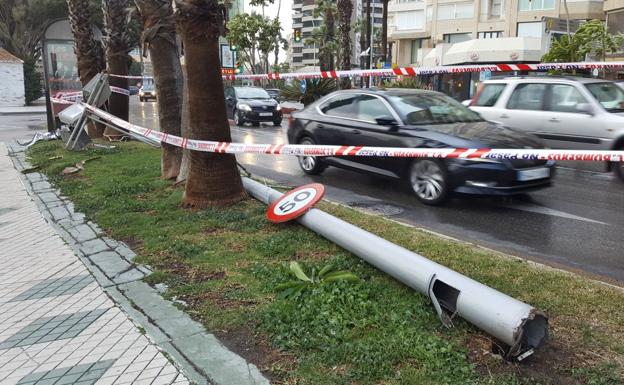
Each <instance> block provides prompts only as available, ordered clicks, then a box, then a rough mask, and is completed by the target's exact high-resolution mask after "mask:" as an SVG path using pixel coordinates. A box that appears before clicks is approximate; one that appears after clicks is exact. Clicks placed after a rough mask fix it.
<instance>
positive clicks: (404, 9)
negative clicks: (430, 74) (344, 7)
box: [389, 0, 617, 66]
mask: <svg viewBox="0 0 624 385" xmlns="http://www.w3.org/2000/svg"><path fill="white" fill-rule="evenodd" d="M611 1H614V2H616V1H617V0H611ZM603 3H604V1H602V0H598V1H596V0H581V1H579V0H567V4H568V12H569V15H570V19H571V20H573V22H572V23H571V24H572V26H573V27H574V28H578V21H579V20H590V19H600V20H604V19H605V12H604V9H603ZM565 19H566V11H565V7H564V2H563V1H562V0H472V1H457V0H392V1H391V2H390V7H389V26H390V27H389V41H391V42H393V46H394V47H393V58H394V62H395V64H397V65H399V66H406V65H414V66H433V65H451V64H464V63H466V64H469V63H492V62H493V61H495V62H500V63H506V62H507V63H513V62H539V61H540V59H541V56H542V55H543V54H544V53H546V51H547V49H548V45H549V43H550V37H551V36H552V34H553V33H565V27H563V28H562V25H565ZM548 20H551V21H550V23H549V22H548ZM574 21H576V23H575V22H574ZM553 26H554V27H553ZM562 29H564V31H562ZM572 32H574V29H572ZM477 40H481V41H477ZM471 41H472V42H471ZM469 42H470V43H469ZM456 45H459V47H457V46H456ZM449 51H450V52H449Z"/></svg>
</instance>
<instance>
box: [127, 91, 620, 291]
mask: <svg viewBox="0 0 624 385" xmlns="http://www.w3.org/2000/svg"><path fill="white" fill-rule="evenodd" d="M135 103H136V102H135ZM155 108H156V104H155V103H143V105H141V104H140V103H136V107H133V108H131V110H132V111H133V116H132V117H131V120H133V122H134V123H137V124H140V125H144V126H156V125H157V122H156V121H155V119H156V117H157V112H156V109H155ZM286 125H287V122H286V120H285V121H284V123H283V124H282V127H273V126H272V125H262V126H261V127H257V128H256V127H251V126H245V127H235V126H232V127H231V130H232V136H233V140H234V141H236V142H243V143H271V144H279V143H286V142H287V139H286V127H287V126H286ZM237 158H238V161H239V162H240V163H241V164H243V165H244V166H245V168H247V169H248V170H249V171H250V172H251V173H253V174H255V175H257V176H262V177H266V178H270V179H272V180H275V181H277V182H278V183H281V184H285V185H290V186H297V185H301V184H305V183H310V182H319V183H322V184H324V185H325V186H326V188H327V195H326V196H327V198H328V199H330V200H333V201H337V202H341V203H345V204H348V205H351V206H353V207H359V208H363V209H365V210H369V211H373V212H377V213H379V214H382V215H385V216H388V217H390V218H393V219H396V220H400V221H403V222H406V223H409V224H412V225H415V226H418V227H422V228H425V229H428V230H432V231H435V232H438V233H441V234H444V235H447V236H451V237H454V238H458V239H461V240H464V241H468V242H473V243H476V244H479V245H482V246H486V247H489V248H492V249H495V250H498V251H503V252H507V253H510V254H512V255H516V256H519V257H523V258H527V259H531V260H534V261H538V262H542V263H545V264H548V265H551V266H555V267H559V268H564V269H567V270H573V271H579V272H583V273H584V274H586V275H590V276H594V277H595V278H598V279H601V280H605V281H609V282H612V283H615V284H618V285H621V286H624V232H623V230H622V229H624V183H622V182H620V181H619V180H617V179H616V178H614V177H613V175H612V174H607V173H603V172H596V171H591V170H602V167H603V165H602V164H586V163H585V164H569V163H568V164H566V165H565V166H564V167H560V168H559V169H558V175H557V177H556V179H555V182H554V185H553V187H551V188H548V189H545V190H541V191H537V192H534V193H531V194H530V195H522V196H519V197H515V198H473V197H467V198H457V199H453V200H451V201H450V202H449V203H448V204H447V205H445V206H443V207H429V206H426V205H423V204H421V203H419V202H418V201H417V200H416V199H415V198H414V197H412V195H411V193H410V192H409V187H407V185H405V184H404V183H402V182H400V181H391V180H387V179H382V178H378V177H374V176H368V175H363V174H359V173H354V172H351V171H346V170H341V169H337V168H333V167H329V168H328V169H327V170H326V171H325V172H324V173H323V174H322V175H320V176H309V175H306V174H304V173H303V172H302V171H301V170H300V169H299V166H298V164H297V161H296V159H295V158H293V157H288V156H281V155H278V156H275V155H253V154H245V155H239V156H237Z"/></svg>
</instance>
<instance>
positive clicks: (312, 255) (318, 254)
mask: <svg viewBox="0 0 624 385" xmlns="http://www.w3.org/2000/svg"><path fill="white" fill-rule="evenodd" d="M332 255H334V254H333V253H331V252H328V251H312V252H305V251H297V252H296V253H295V255H294V258H295V259H297V260H305V261H323V260H326V259H327V258H329V257H331V256H332Z"/></svg>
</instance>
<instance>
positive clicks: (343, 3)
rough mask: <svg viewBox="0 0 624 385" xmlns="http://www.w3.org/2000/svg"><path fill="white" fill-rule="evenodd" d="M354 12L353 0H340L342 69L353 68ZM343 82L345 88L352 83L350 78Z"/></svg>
mask: <svg viewBox="0 0 624 385" xmlns="http://www.w3.org/2000/svg"><path fill="white" fill-rule="evenodd" d="M352 13H353V2H352V1H351V0H338V19H339V27H338V29H339V30H340V69H341V70H344V71H348V70H350V69H351V54H352V47H351V14H352ZM345 80H346V81H343V82H342V85H343V88H345V87H346V86H348V85H350V82H349V81H348V79H345Z"/></svg>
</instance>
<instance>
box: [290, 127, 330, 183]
mask: <svg viewBox="0 0 624 385" xmlns="http://www.w3.org/2000/svg"><path fill="white" fill-rule="evenodd" d="M298 144H304V145H314V144H316V142H314V139H312V138H310V137H308V136H304V137H303V138H301V139H299V143H298ZM297 160H298V161H299V167H301V169H302V170H303V172H305V173H306V174H309V175H319V174H320V173H322V172H323V171H324V170H325V169H326V168H327V165H325V164H324V163H323V161H322V160H321V159H319V158H318V157H316V156H298V157H297Z"/></svg>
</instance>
